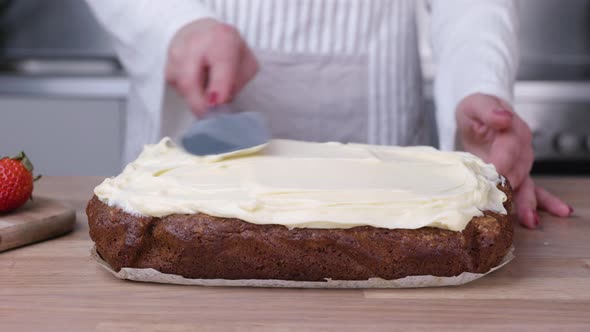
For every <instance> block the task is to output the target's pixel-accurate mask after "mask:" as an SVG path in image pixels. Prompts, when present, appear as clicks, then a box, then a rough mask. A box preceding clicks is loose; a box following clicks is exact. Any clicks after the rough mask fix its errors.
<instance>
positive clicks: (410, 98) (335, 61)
mask: <svg viewBox="0 0 590 332" xmlns="http://www.w3.org/2000/svg"><path fill="white" fill-rule="evenodd" d="M201 1H202V2H204V3H205V4H206V5H208V6H209V7H210V8H212V9H213V11H214V12H215V13H217V15H219V17H220V19H221V20H223V21H224V22H227V23H229V24H232V25H234V26H236V27H237V29H238V30H239V31H240V32H241V33H242V35H243V37H244V38H245V40H246V41H247V43H248V44H249V45H250V47H251V48H252V49H253V50H254V53H255V54H256V56H257V57H258V60H259V62H260V64H261V71H260V73H259V74H258V75H257V77H256V78H255V79H254V80H253V81H252V82H251V83H250V84H249V85H248V86H247V87H246V88H245V89H244V90H243V91H242V93H240V95H239V96H238V97H237V98H236V100H235V102H234V106H235V108H237V109H238V110H244V111H260V112H263V113H265V115H266V116H267V118H268V119H269V123H270V129H271V132H272V134H273V137H275V138H290V139H301V140H309V141H342V142H360V143H371V144H397V145H416V144H429V143H430V142H431V134H430V132H429V128H430V126H431V124H430V121H432V118H431V117H430V116H426V113H425V112H424V107H423V101H422V91H421V90H422V88H421V87H422V79H421V73H420V59H419V55H418V45H417V44H418V43H417V38H418V37H417V31H416V22H415V7H414V6H415V4H416V2H415V1H413V0H201ZM175 107H178V106H175ZM176 113H177V114H178V112H176ZM184 114H185V115H184V116H186V112H184ZM173 122H175V123H177V124H178V123H183V122H185V121H184V120H180V119H178V120H177V121H173ZM164 134H168V135H170V134H172V133H165V132H164ZM175 134H177V133H175ZM172 136H177V135H172Z"/></svg>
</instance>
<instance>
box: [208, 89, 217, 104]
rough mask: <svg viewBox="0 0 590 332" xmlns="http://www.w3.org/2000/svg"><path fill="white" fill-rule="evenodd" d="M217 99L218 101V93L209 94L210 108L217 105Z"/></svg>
mask: <svg viewBox="0 0 590 332" xmlns="http://www.w3.org/2000/svg"><path fill="white" fill-rule="evenodd" d="M217 99H218V96H217V92H211V93H210V94H209V99H208V102H209V106H215V105H217Z"/></svg>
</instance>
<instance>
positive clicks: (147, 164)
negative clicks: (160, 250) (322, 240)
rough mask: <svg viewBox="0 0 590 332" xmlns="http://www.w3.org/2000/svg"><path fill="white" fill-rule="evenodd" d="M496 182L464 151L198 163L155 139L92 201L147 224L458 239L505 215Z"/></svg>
mask: <svg viewBox="0 0 590 332" xmlns="http://www.w3.org/2000/svg"><path fill="white" fill-rule="evenodd" d="M500 181H501V177H500V176H499V175H498V173H497V172H496V169H495V168H494V166H493V165H491V164H486V163H484V162H483V161H482V160H481V159H479V158H477V157H476V156H474V155H472V154H470V153H465V152H441V151H438V150H436V149H433V148H430V147H393V146H372V145H361V144H340V143H307V142H298V141H289V140H272V141H270V142H269V143H268V144H266V145H262V146H258V147H254V148H251V149H247V150H241V151H237V152H234V153H229V154H225V155H215V156H205V157H198V156H193V155H191V154H188V153H187V152H185V151H184V150H182V149H181V148H178V147H176V146H175V145H174V144H173V143H172V142H171V141H170V139H168V138H165V139H163V140H162V141H161V142H160V143H159V144H156V145H149V146H146V147H145V148H144V151H143V153H142V154H141V155H140V156H139V158H138V159H137V160H136V161H134V162H132V163H131V164H129V165H128V166H127V167H126V168H125V170H124V171H123V173H122V174H120V175H119V176H117V177H115V178H109V179H106V180H104V182H103V183H102V184H100V185H99V186H98V187H96V189H95V190H94V193H95V194H96V195H97V196H98V198H99V199H100V200H101V201H103V202H104V203H106V204H108V205H110V206H117V207H119V208H122V209H123V210H125V211H127V212H129V213H134V214H140V215H146V216H155V217H162V216H166V215H170V214H174V213H181V214H193V213H198V212H202V213H206V214H209V215H212V216H217V217H228V218H239V219H242V220H245V221H248V222H251V223H255V224H280V225H285V226H287V227H289V228H294V227H308V228H350V227H355V226H361V225H370V226H375V227H383V228H390V229H394V228H406V229H416V228H420V227H424V226H432V227H438V228H444V229H450V230H454V231H460V230H463V229H464V228H465V226H466V225H467V223H469V221H470V220H471V218H472V217H474V216H481V215H482V211H485V210H490V211H494V212H498V213H502V214H505V213H506V210H505V209H504V207H503V205H502V203H503V202H504V201H505V200H506V195H505V194H504V193H503V192H502V191H500V190H499V189H498V188H497V187H496V185H497V184H498V183H500Z"/></svg>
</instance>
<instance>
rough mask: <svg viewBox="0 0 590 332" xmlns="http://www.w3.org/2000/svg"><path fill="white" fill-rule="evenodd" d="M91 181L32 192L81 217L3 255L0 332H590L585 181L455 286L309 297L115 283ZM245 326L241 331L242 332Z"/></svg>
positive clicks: (589, 198)
mask: <svg viewBox="0 0 590 332" xmlns="http://www.w3.org/2000/svg"><path fill="white" fill-rule="evenodd" d="M100 181H101V179H100V178H89V177H48V178H43V179H42V180H40V182H39V183H38V185H37V188H36V195H39V196H50V197H52V198H54V199H60V200H62V201H64V202H65V203H66V204H67V205H69V206H71V207H73V208H75V209H76V210H77V211H78V213H77V218H78V219H77V225H76V229H75V230H74V232H73V233H71V234H69V235H66V236H64V237H61V238H58V239H54V240H50V241H45V242H41V243H37V244H34V245H30V246H27V247H23V248H19V249H14V250H11V251H8V252H5V253H1V254H0V326H1V328H0V330H2V331H48V330H59V331H89V330H97V331H120V330H123V331H149V330H157V331H189V330H199V331H217V330H220V331H227V330H234V331H235V330H240V331H241V330H257V331H271V330H273V331H274V330H281V331H291V330H293V331H306V330H312V329H314V330H315V329H321V330H338V331H347V330H350V331H373V330H374V331H377V330H383V329H400V330H408V329H411V330H415V329H422V330H426V329H429V330H433V331H440V330H457V329H474V328H487V329H501V328H502V329H503V328H520V329H524V330H534V331H538V330H555V329H558V328H559V329H566V330H571V329H578V330H588V329H590V314H589V313H590V203H589V202H590V178H543V179H539V183H540V184H542V185H544V186H545V187H546V188H547V189H549V190H551V191H553V192H554V193H556V194H559V195H560V196H561V197H563V198H564V199H566V200H567V201H569V202H570V203H571V204H572V205H573V206H574V208H575V210H576V212H575V215H574V217H572V218H570V219H559V218H554V217H550V216H548V215H546V214H542V215H541V220H542V227H541V228H540V229H538V230H534V231H529V230H525V229H523V228H521V227H518V226H517V227H516V233H515V236H516V237H515V246H516V252H515V254H516V258H515V259H514V260H513V261H512V262H511V263H510V264H508V265H507V266H505V267H504V268H502V269H501V270H499V271H496V272H494V273H492V274H490V275H488V276H486V277H484V278H482V279H480V280H478V281H475V282H473V283H470V284H467V285H464V286H460V287H453V288H430V289H401V290H311V289H268V288H267V289H255V288H206V287H194V286H177V285H160V284H148V283H138V282H131V281H122V280H119V279H116V278H115V277H113V276H112V275H111V274H109V273H108V272H106V271H104V270H103V269H102V268H101V267H99V266H98V264H97V263H96V262H94V261H93V260H91V259H90V257H89V250H90V247H91V246H92V242H91V241H90V239H89V236H88V225H87V222H86V217H85V214H84V208H85V204H86V201H87V200H88V199H89V198H90V197H91V195H92V188H93V187H94V186H95V185H97V184H98V183H99V182H100ZM238 327H242V328H243V329H240V328H238Z"/></svg>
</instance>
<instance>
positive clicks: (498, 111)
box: [494, 108, 514, 117]
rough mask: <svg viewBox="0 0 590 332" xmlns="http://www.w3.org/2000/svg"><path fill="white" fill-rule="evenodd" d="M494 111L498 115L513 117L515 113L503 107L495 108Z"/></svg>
mask: <svg viewBox="0 0 590 332" xmlns="http://www.w3.org/2000/svg"><path fill="white" fill-rule="evenodd" d="M494 113H496V114H498V115H502V116H508V117H512V116H513V115H514V114H512V112H510V111H508V110H505V109H502V108H497V109H495V110H494Z"/></svg>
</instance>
